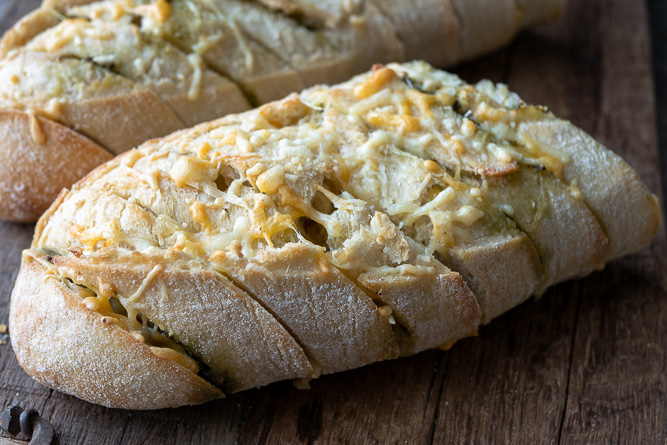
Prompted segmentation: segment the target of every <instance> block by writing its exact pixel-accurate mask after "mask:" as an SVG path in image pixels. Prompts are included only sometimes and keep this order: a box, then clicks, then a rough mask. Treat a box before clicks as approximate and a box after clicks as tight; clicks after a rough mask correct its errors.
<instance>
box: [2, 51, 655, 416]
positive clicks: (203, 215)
mask: <svg viewBox="0 0 667 445" xmlns="http://www.w3.org/2000/svg"><path fill="white" fill-rule="evenodd" d="M593 160H598V162H597V163H594V162H593ZM610 200H614V203H615V207H614V208H610V206H609V204H608V203H609V201H610ZM659 215H660V213H659V209H658V205H657V199H656V198H655V196H653V195H652V194H651V193H650V192H649V191H648V190H647V188H646V187H645V186H644V185H643V184H642V183H641V181H640V180H639V179H638V178H637V175H636V173H634V172H633V171H632V170H631V169H630V167H628V166H627V164H625V163H624V162H623V160H621V159H620V158H619V157H618V156H616V155H614V154H613V153H611V152H609V151H607V150H606V149H604V148H603V147H602V146H600V145H599V144H598V143H596V142H595V141H594V140H593V139H592V138H591V137H590V136H588V135H586V134H585V133H583V132H581V131H580V130H578V129H576V128H575V127H573V126H572V124H570V123H568V122H564V121H562V120H559V119H558V118H556V117H555V116H553V115H552V114H551V113H549V112H548V111H547V110H546V109H545V108H544V107H535V106H531V105H527V104H525V103H523V102H522V101H521V100H520V99H519V98H518V97H517V96H516V95H515V94H513V93H510V92H509V91H508V90H507V88H506V87H504V86H502V85H493V84H491V83H489V82H481V83H479V84H477V85H476V86H472V85H467V84H465V83H464V82H462V81H461V80H460V79H459V78H457V77H456V76H453V75H450V74H448V73H445V72H442V71H438V70H435V69H433V68H432V67H430V66H429V65H427V64H425V63H422V62H414V63H409V64H404V65H400V64H392V65H389V66H387V67H383V66H380V65H378V66H376V67H374V69H373V71H371V72H369V73H366V74H363V75H360V76H358V77H355V78H353V79H352V80H350V81H349V82H346V83H343V84H340V85H337V86H334V87H321V86H318V87H314V88H311V89H309V90H306V91H304V92H302V93H301V94H300V95H291V96H288V97H287V98H285V99H283V100H281V101H278V102H273V103H269V104H267V105H264V106H262V107H260V108H257V109H254V110H252V111H248V112H246V113H243V114H238V115H229V116H226V117H224V118H221V119H219V120H217V121H213V122H209V123H205V124H201V125H199V126H197V127H194V128H191V129H187V130H182V131H180V132H177V133H174V134H172V135H170V136H168V137H166V138H163V139H156V140H152V141H149V142H147V143H145V144H144V145H142V146H141V147H139V148H138V149H135V150H131V151H129V152H127V153H124V154H122V155H121V156H119V157H117V158H115V159H113V160H111V161H110V162H107V163H106V164H103V165H102V166H100V167H98V168H97V169H95V170H93V172H91V173H90V174H89V175H88V176H87V177H86V178H84V179H83V180H82V181H80V182H79V183H77V184H76V185H75V186H74V187H73V188H72V190H71V191H63V193H61V195H60V196H59V198H58V199H57V201H56V202H55V203H54V204H53V205H52V206H51V208H50V209H49V210H48V211H47V212H46V213H45V214H44V216H43V217H42V218H41V219H40V221H39V223H38V226H37V231H36V234H35V238H34V241H33V245H32V247H31V249H30V250H27V251H25V252H24V255H23V263H22V267H21V272H20V274H19V277H18V279H17V283H16V287H15V290H14V292H13V295H12V303H11V314H10V323H11V329H12V334H13V335H12V343H13V347H14V349H15V351H16V354H17V357H18V360H19V363H20V364H21V366H23V367H24V368H25V369H26V370H27V372H28V373H29V374H30V375H31V376H33V377H34V378H35V379H37V380H38V381H40V382H42V383H44V384H46V385H49V386H51V387H54V388H57V389H59V390H62V391H65V392H68V393H71V394H74V395H77V396H78V397H81V398H83V399H86V400H89V401H92V402H95V403H101V404H104V405H107V406H113V407H124V408H161V407H169V406H178V405H182V404H192V403H200V402H203V401H205V400H208V399H211V398H215V397H220V396H221V395H222V394H223V392H234V391H240V390H243V389H247V388H251V387H255V386H260V385H265V384H268V383H271V382H273V381H277V380H282V379H296V380H297V381H299V382H301V383H302V384H303V383H304V382H306V381H308V379H312V378H317V377H318V376H319V375H321V374H328V373H333V372H337V371H342V370H346V369H351V368H355V367H359V366H363V365H365V364H369V363H372V362H376V361H380V360H386V359H391V358H396V357H399V356H406V355H410V354H414V353H417V352H419V351H423V350H425V349H429V348H435V347H442V348H449V347H451V346H452V345H453V344H454V343H455V342H456V341H457V340H459V339H461V338H464V337H467V336H471V335H475V334H476V332H477V329H478V326H479V325H480V324H484V323H488V322H489V321H491V320H492V319H493V318H494V317H497V316H498V315H500V314H502V313H503V312H505V311H507V310H509V309H511V308H512V307H514V306H516V305H518V304H520V303H521V302H522V301H524V300H525V299H527V298H528V297H530V296H531V295H540V294H541V293H543V292H544V290H545V289H546V288H547V287H548V286H550V285H552V284H554V283H557V282H559V281H562V280H565V279H568V278H572V277H576V276H581V275H584V274H587V273H590V272H591V271H592V270H593V269H595V268H597V267H600V266H602V265H603V264H604V263H605V262H606V261H608V260H610V259H612V258H615V257H617V256H619V255H622V254H625V253H628V252H632V251H636V250H638V249H640V248H642V247H643V246H645V245H646V244H648V243H649V242H650V240H651V239H652V237H653V236H654V235H655V233H656V231H657V227H658V223H659ZM90 376H94V377H90ZM161 382H162V383H161ZM153 400H154V402H150V401H153Z"/></svg>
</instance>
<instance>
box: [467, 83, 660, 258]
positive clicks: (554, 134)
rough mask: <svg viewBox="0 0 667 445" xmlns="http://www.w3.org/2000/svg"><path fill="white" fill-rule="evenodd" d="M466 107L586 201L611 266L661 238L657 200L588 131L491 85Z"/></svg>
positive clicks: (480, 88)
mask: <svg viewBox="0 0 667 445" xmlns="http://www.w3.org/2000/svg"><path fill="white" fill-rule="evenodd" d="M460 102H461V105H462V109H463V110H465V111H466V112H467V111H470V113H472V116H473V118H474V119H475V120H477V121H478V122H479V124H480V125H481V126H483V127H485V128H488V129H489V130H490V131H492V132H495V133H499V134H502V135H504V137H506V138H507V139H509V140H511V141H514V142H515V146H516V149H517V151H519V153H521V154H522V155H524V156H527V157H528V156H532V157H535V155H536V154H537V155H538V156H541V157H542V158H543V159H545V160H546V162H545V163H544V165H545V168H546V169H547V170H548V171H550V172H551V173H553V174H554V175H556V176H557V177H558V178H559V179H560V180H561V182H563V183H564V184H565V185H567V186H568V187H569V188H570V189H571V190H572V193H573V194H574V195H576V196H579V195H580V196H581V198H582V199H583V201H584V202H585V203H586V204H587V205H588V207H589V208H590V209H591V211H592V212H593V214H595V216H596V217H597V219H598V220H599V222H600V225H601V226H602V228H603V229H604V231H605V233H606V235H607V236H608V238H609V248H608V251H607V254H606V257H605V260H610V259H613V258H617V257H619V256H621V255H625V254H628V253H630V252H633V251H635V250H636V249H638V248H639V246H645V245H647V244H648V243H649V242H650V241H651V239H652V238H653V237H654V236H655V234H656V233H657V231H658V225H659V223H660V211H659V208H658V200H657V198H656V197H655V196H653V195H652V194H651V192H650V191H649V190H648V189H647V188H646V186H645V185H644V184H643V183H642V181H641V180H640V179H639V176H638V175H637V173H636V172H635V171H634V170H633V169H632V168H631V167H630V166H629V165H628V164H627V163H626V162H625V161H624V160H623V159H621V157H620V156H618V155H616V154H615V153H613V152H612V151H610V150H607V149H606V148H604V147H603V146H602V144H600V143H599V142H597V141H596V140H594V139H593V138H592V137H590V136H589V135H588V134H586V133H585V132H584V131H582V130H580V129H578V128H577V127H575V126H574V125H572V123H570V122H567V121H564V120H562V119H558V118H556V117H555V116H554V115H553V114H552V113H550V112H548V110H546V109H544V108H543V107H536V106H530V105H526V104H524V103H523V102H522V101H521V99H520V98H519V97H518V96H517V95H516V94H513V93H510V92H509V90H508V89H507V88H506V87H505V86H503V85H494V84H493V83H491V82H488V81H483V82H480V83H478V84H477V85H476V87H475V89H474V90H472V91H470V92H469V93H468V94H466V98H465V100H461V101H460ZM510 122H516V123H517V125H515V126H511V125H510ZM600 172H604V175H600ZM591 178H595V180H592V179H591ZM621 208H622V209H624V210H623V211H622V212H619V209H621ZM621 213H622V214H621Z"/></svg>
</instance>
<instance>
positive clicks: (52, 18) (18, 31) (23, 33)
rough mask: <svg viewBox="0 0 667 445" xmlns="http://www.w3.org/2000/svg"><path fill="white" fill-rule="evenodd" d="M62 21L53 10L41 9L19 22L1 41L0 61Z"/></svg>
mask: <svg viewBox="0 0 667 445" xmlns="http://www.w3.org/2000/svg"><path fill="white" fill-rule="evenodd" d="M59 22H60V19H59V18H58V16H57V15H56V12H55V11H54V10H53V9H48V8H39V9H36V10H34V11H32V12H31V13H30V14H28V15H26V16H25V17H23V18H22V19H21V20H19V21H18V22H17V23H16V24H15V25H14V26H13V27H12V28H11V29H9V31H7V32H6V33H5V35H4V36H3V37H2V39H1V40H0V59H4V58H5V57H6V56H7V53H9V51H11V50H13V49H16V48H19V47H21V46H23V45H25V44H26V43H28V42H29V41H30V40H32V39H33V38H34V37H35V36H36V35H38V34H39V33H41V32H42V31H45V30H47V29H49V28H51V27H53V26H56V25H57V24H58V23H59Z"/></svg>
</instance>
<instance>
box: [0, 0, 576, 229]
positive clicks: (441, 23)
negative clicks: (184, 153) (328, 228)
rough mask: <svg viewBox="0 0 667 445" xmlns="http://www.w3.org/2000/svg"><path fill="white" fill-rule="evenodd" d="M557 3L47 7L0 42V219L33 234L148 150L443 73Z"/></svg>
mask: <svg viewBox="0 0 667 445" xmlns="http://www.w3.org/2000/svg"><path fill="white" fill-rule="evenodd" d="M563 2H564V0H522V1H518V2H517V1H516V0H465V1H464V0H419V1H417V2H414V1H411V2H407V1H402V0H347V1H342V0H322V1H313V0H257V1H252V2H250V1H242V0H171V1H167V0H106V1H98V2H93V1H91V0H45V1H44V4H43V6H42V7H41V8H40V9H38V10H36V11H34V12H33V13H31V14H29V15H28V16H26V17H25V18H24V19H23V20H21V21H20V22H19V23H17V24H16V26H15V27H14V28H12V29H11V30H10V31H8V32H7V33H6V35H5V36H4V38H3V39H2V40H1V41H0V127H1V128H2V129H3V130H5V133H4V134H7V135H9V136H8V137H7V138H4V139H3V140H2V141H0V204H1V205H0V218H3V219H9V220H13V221H23V222H29V221H35V220H36V219H37V218H38V217H39V215H41V213H42V212H43V211H44V210H46V208H47V207H48V205H49V204H50V203H51V202H53V200H54V199H55V197H56V196H57V194H58V192H59V191H60V190H61V189H62V188H63V187H69V186H70V185H71V184H72V183H74V182H75V181H76V180H78V179H80V178H81V177H83V176H84V175H85V174H86V173H87V172H89V171H90V170H91V169H92V168H94V167H95V166H97V165H99V164H101V163H102V162H104V161H106V160H108V159H110V158H111V156H112V155H116V154H120V153H122V152H124V151H127V150H129V149H131V148H134V147H136V146H137V145H139V144H141V143H142V142H144V141H146V140H149V139H151V138H155V137H161V136H164V135H167V134H169V133H171V132H173V131H176V130H179V129H183V128H187V127H190V126H192V125H195V124H198V123H201V122H205V121H209V120H212V119H215V118H218V117H221V116H224V115H225V114H228V113H233V112H241V111H245V110H248V109H250V108H251V106H252V105H259V104H263V103H266V102H270V101H272V100H276V99H280V98H282V97H284V96H286V95H287V94H288V93H290V92H295V91H301V90H302V89H303V88H305V87H309V86H312V85H316V84H332V83H336V82H342V81H345V80H347V79H349V78H350V77H351V76H352V75H355V74H358V73H361V72H363V71H366V70H368V69H369V68H370V67H371V65H372V64H373V63H388V62H394V61H404V60H412V59H424V60H426V61H428V62H430V63H432V64H434V65H436V66H441V67H442V66H447V65H452V64H454V63H456V62H459V61H461V60H465V59H468V58H471V57H473V56H477V55H480V54H482V53H485V52H488V51H491V50H493V49H496V48H499V47H500V46H502V45H504V44H506V43H507V42H508V41H509V40H510V39H511V38H512V37H513V36H514V35H515V34H516V32H517V31H518V30H519V29H520V28H522V27H525V26H529V25H532V24H535V23H540V22H544V21H549V20H554V19H555V18H556V17H558V15H559V14H560V11H561V9H562V7H563ZM73 159H76V160H77V161H76V162H74V163H73V162H72V160H73ZM73 164H74V165H73Z"/></svg>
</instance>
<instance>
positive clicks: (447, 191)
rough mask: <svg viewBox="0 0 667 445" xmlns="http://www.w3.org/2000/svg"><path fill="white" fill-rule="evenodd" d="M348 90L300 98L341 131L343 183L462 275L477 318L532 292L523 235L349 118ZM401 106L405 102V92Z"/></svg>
mask: <svg viewBox="0 0 667 445" xmlns="http://www.w3.org/2000/svg"><path fill="white" fill-rule="evenodd" d="M384 73H385V74H386V73H388V72H387V71H385V72H384ZM376 75H377V76H382V75H384V74H383V73H382V72H377V74H376ZM353 91H354V89H352V88H347V87H342V88H334V89H328V88H315V89H312V90H310V91H306V92H304V93H302V95H301V99H302V100H303V102H305V103H308V104H313V106H320V107H323V108H324V111H323V113H322V114H323V117H321V120H322V122H319V120H318V121H317V124H316V125H318V126H320V127H323V128H325V129H326V130H325V134H328V133H331V132H338V133H339V134H340V135H341V136H340V139H341V142H340V145H339V147H337V148H336V149H335V150H333V151H334V152H335V154H336V162H338V163H339V164H341V165H342V168H340V169H339V170H340V171H341V172H340V174H338V175H337V180H338V181H339V183H340V187H341V188H342V189H344V190H346V191H348V192H350V193H352V194H353V195H354V196H356V197H358V198H360V199H363V200H364V201H367V202H368V203H370V204H372V205H373V206H375V208H377V209H381V210H382V211H384V212H387V213H388V214H389V215H390V216H391V218H392V220H393V221H394V222H395V223H396V224H397V225H399V226H400V227H401V228H402V230H403V231H404V232H406V233H407V234H409V235H410V237H412V238H413V239H415V240H416V241H418V242H421V243H422V244H424V245H425V246H427V249H428V251H429V253H431V252H434V253H435V254H436V256H437V258H438V259H439V260H441V261H443V262H444V263H445V264H446V265H447V266H449V267H451V268H452V269H454V270H456V271H458V272H460V273H461V274H462V276H463V277H464V278H465V280H466V282H467V283H468V284H469V285H470V287H471V289H472V290H473V292H474V293H475V295H476V296H477V298H478V300H479V304H480V307H481V309H482V322H488V321H490V320H491V319H492V318H494V317H496V316H498V315H500V314H501V313H503V312H505V311H506V310H508V309H509V308H511V307H514V306H516V305H517V304H519V303H520V302H522V301H524V300H525V299H526V298H528V297H529V296H530V295H532V294H533V293H534V292H535V290H536V288H537V286H538V283H539V282H540V281H541V280H542V279H543V277H542V276H543V271H542V265H541V262H540V259H539V257H538V255H537V252H536V251H535V248H534V247H533V245H532V243H531V241H530V240H529V239H528V237H527V236H526V235H525V234H524V233H523V232H521V231H520V230H518V229H517V227H516V225H515V224H514V222H513V221H511V220H510V219H509V218H508V217H507V216H506V215H505V214H503V213H502V212H501V211H500V210H499V209H498V208H497V207H496V206H495V205H494V204H493V203H492V202H491V201H490V200H489V199H488V198H486V197H485V196H484V194H483V192H482V191H481V189H479V188H478V187H473V186H470V185H468V184H465V183H463V182H461V181H458V180H456V179H455V178H453V177H452V176H450V175H449V174H447V172H445V171H444V170H442V169H441V168H440V167H439V166H438V165H437V164H435V163H434V162H432V161H424V160H423V159H421V158H419V157H417V156H414V155H412V154H410V153H407V152H405V151H403V150H401V149H400V148H399V146H400V143H399V142H398V141H395V140H394V139H393V137H392V136H391V135H390V134H389V133H388V132H387V131H385V130H377V129H373V128H372V127H370V126H368V125H366V124H364V122H363V121H362V120H360V119H351V118H350V109H351V108H353V107H354V106H355V104H357V103H359V98H357V97H355V95H354V92H353ZM402 103H403V105H405V106H407V107H409V106H410V105H409V98H408V96H405V97H403V102H402ZM284 105H285V108H287V106H288V105H289V102H287V101H286V102H284ZM379 116H380V115H379V114H378V115H375V118H376V119H377V118H379ZM482 259H483V260H482Z"/></svg>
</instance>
